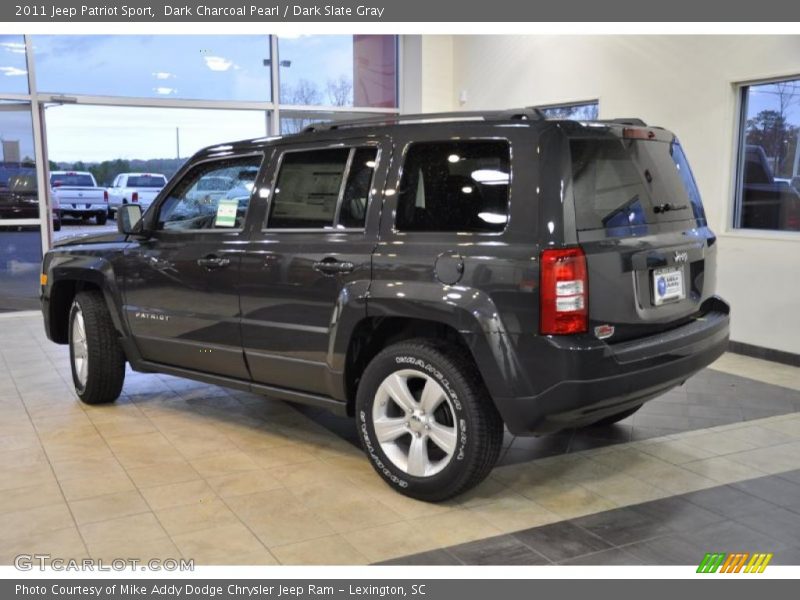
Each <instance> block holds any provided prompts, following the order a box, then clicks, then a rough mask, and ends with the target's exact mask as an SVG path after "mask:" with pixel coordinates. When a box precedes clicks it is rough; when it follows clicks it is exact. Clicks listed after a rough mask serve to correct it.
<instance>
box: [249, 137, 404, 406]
mask: <svg viewBox="0 0 800 600" xmlns="http://www.w3.org/2000/svg"><path fill="white" fill-rule="evenodd" d="M345 146H346V148H345V151H346V152H345V156H344V157H341V156H338V155H336V153H334V152H332V153H331V154H330V155H328V156H325V155H316V156H314V157H310V158H308V160H306V159H305V158H303V157H299V156H290V155H293V154H295V153H297V154H298V155H299V154H300V152H301V151H307V152H308V153H311V152H312V151H315V150H325V149H324V148H322V149H320V148H319V147H318V146H317V147H309V146H308V145H306V146H303V145H297V146H291V147H289V146H287V147H285V148H283V154H282V155H281V153H280V152H278V153H276V155H277V158H276V164H275V165H274V166H273V168H272V169H271V171H272V173H273V177H272V179H271V181H273V185H272V189H275V190H279V192H278V193H277V194H273V195H272V197H271V198H270V206H269V209H268V214H271V215H275V218H274V220H273V221H272V224H274V225H276V226H275V227H273V228H266V229H263V230H260V231H257V232H255V234H254V236H253V238H252V239H251V241H250V242H249V243H248V245H247V249H246V251H245V253H244V254H243V256H242V266H241V271H242V281H241V304H242V339H243V345H244V351H245V356H246V359H247V363H248V365H249V367H250V372H251V375H252V378H253V380H254V381H256V382H259V383H265V384H269V385H275V386H279V387H285V388H290V389H297V390H302V391H307V392H312V393H319V394H326V395H331V396H334V397H337V396H338V395H340V394H338V393H337V390H336V385H335V384H334V383H333V382H334V380H335V379H336V377H335V373H333V372H332V371H333V369H334V367H333V365H332V364H331V352H330V350H329V344H330V339H331V332H332V331H333V330H334V329H335V327H336V324H337V322H338V319H339V318H340V317H341V315H342V311H343V310H345V306H347V307H350V306H353V305H356V306H362V307H363V308H361V309H360V310H363V311H364V314H366V309H365V305H364V298H365V296H366V293H367V291H368V289H369V282H370V273H371V254H372V251H373V249H374V247H375V243H376V240H377V222H378V218H379V211H380V206H379V200H380V198H379V196H378V195H377V190H379V189H381V188H382V182H383V178H384V176H385V172H386V165H387V163H388V162H389V160H388V159H389V156H390V147H389V142H388V140H381V141H377V142H376V141H375V140H370V141H367V140H363V141H362V140H353V141H350V140H347V141H346V142H345ZM350 147H352V148H353V150H352V151H349V152H348V151H347V149H348V148H350ZM363 147H367V148H371V149H372V151H371V153H370V152H367V153H363V152H359V151H357V150H355V148H363ZM334 149H335V150H337V151H339V152H341V150H342V142H341V141H339V142H338V144H337V146H336V148H331V150H334ZM356 162H358V163H359V164H360V165H361V166H362V167H363V166H364V165H366V164H367V163H369V169H370V173H368V174H365V171H364V170H363V169H362V170H361V171H359V169H358V168H357V165H356V164H355V163H356ZM282 164H283V165H284V166H286V171H284V173H289V174H290V176H284V177H282V178H280V179H279V178H278V176H277V174H278V172H279V170H280V168H281V165H282ZM311 164H313V168H311V167H309V165H311ZM304 165H305V166H304ZM304 169H305V172H304ZM337 178H338V180H339V181H338V183H337V181H336V180H337ZM312 180H313V181H312ZM310 181H312V183H309V182H310ZM345 203H346V204H347V206H346V207H345V206H343V205H344V204H345ZM304 219H305V220H304ZM305 223H309V224H312V225H314V226H315V227H311V226H309V227H306V228H304V229H301V228H299V227H298V226H302V225H303V224H305ZM345 223H346V225H345ZM365 224H366V227H365V228H362V227H364V226H365Z"/></svg>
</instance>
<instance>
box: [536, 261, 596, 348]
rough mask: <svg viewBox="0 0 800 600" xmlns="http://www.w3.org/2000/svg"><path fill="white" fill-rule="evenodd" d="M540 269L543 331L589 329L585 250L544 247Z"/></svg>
mask: <svg viewBox="0 0 800 600" xmlns="http://www.w3.org/2000/svg"><path fill="white" fill-rule="evenodd" d="M539 269H540V270H539V305H540V310H539V331H540V333H542V334H544V335H568V334H571V333H583V332H585V331H586V330H587V329H588V315H589V279H588V277H587V274H586V256H585V255H584V253H583V250H582V249H580V248H559V249H552V250H543V251H542V256H541V263H540V267H539Z"/></svg>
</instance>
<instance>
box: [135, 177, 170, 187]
mask: <svg viewBox="0 0 800 600" xmlns="http://www.w3.org/2000/svg"><path fill="white" fill-rule="evenodd" d="M166 184H167V179H166V177H164V176H163V175H136V176H133V175H131V176H129V177H128V187H132V188H162V187H164V186H165V185H166Z"/></svg>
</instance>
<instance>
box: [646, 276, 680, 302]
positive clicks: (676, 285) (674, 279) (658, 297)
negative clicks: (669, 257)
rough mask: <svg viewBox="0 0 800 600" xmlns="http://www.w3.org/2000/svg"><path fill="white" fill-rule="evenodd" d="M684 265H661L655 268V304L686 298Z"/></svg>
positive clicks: (653, 283)
mask: <svg viewBox="0 0 800 600" xmlns="http://www.w3.org/2000/svg"><path fill="white" fill-rule="evenodd" d="M685 280H686V278H685V276H684V270H683V267H661V268H659V269H653V271H652V274H651V282H652V285H653V305H654V306H661V305H663V304H671V303H673V302H680V301H681V300H683V299H684V298H686V285H685Z"/></svg>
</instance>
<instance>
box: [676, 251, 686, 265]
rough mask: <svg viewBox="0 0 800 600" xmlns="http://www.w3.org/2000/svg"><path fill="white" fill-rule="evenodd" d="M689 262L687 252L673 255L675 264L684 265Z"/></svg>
mask: <svg viewBox="0 0 800 600" xmlns="http://www.w3.org/2000/svg"><path fill="white" fill-rule="evenodd" d="M687 260H689V253H688V252H676V253H675V262H676V263H685V262H686V261H687Z"/></svg>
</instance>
